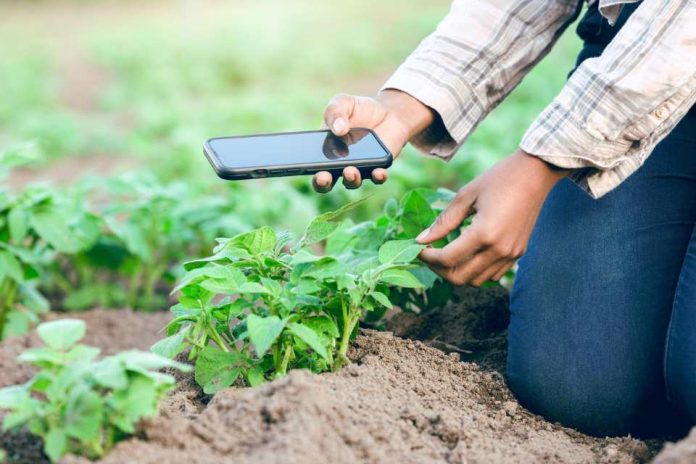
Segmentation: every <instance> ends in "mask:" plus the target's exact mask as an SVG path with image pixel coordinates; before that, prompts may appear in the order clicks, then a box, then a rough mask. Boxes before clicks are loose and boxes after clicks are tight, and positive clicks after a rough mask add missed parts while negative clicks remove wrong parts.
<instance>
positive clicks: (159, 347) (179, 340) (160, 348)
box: [150, 326, 191, 359]
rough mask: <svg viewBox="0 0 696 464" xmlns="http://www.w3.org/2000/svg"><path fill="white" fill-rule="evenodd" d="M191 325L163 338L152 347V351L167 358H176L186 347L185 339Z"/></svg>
mask: <svg viewBox="0 0 696 464" xmlns="http://www.w3.org/2000/svg"><path fill="white" fill-rule="evenodd" d="M190 330H191V326H188V327H185V328H183V329H181V330H180V331H179V332H177V333H175V334H174V335H172V336H171V337H166V338H163V339H162V340H160V341H158V342H157V343H155V344H154V345H152V346H151V347H150V351H152V352H153V353H155V354H158V355H160V356H164V357H165V358H170V359H172V358H175V357H176V355H178V354H179V353H181V352H182V351H183V350H184V348H185V347H186V344H185V340H186V336H187V335H188V333H189V331H190Z"/></svg>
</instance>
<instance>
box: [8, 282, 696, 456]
mask: <svg viewBox="0 0 696 464" xmlns="http://www.w3.org/2000/svg"><path fill="white" fill-rule="evenodd" d="M459 296H460V298H459V299H461V300H462V301H461V302H460V303H459V304H449V305H447V306H446V307H445V308H441V309H438V310H435V311H433V312H432V313H431V314H428V315H411V316H406V315H397V316H394V317H393V318H392V320H391V321H390V322H389V326H390V328H391V330H395V331H397V330H398V331H399V333H401V334H402V335H408V336H413V337H415V336H419V337H421V338H423V339H424V340H425V342H422V341H418V340H411V339H404V338H401V337H397V336H395V335H394V334H392V333H390V332H376V331H372V330H363V331H362V332H361V335H360V336H359V337H358V339H357V341H356V343H355V344H354V346H353V347H352V349H351V352H350V353H349V356H350V358H351V359H352V360H353V364H352V365H350V366H348V367H346V368H344V369H343V370H341V371H340V372H337V373H331V374H323V375H312V374H310V373H308V372H305V371H293V372H291V373H290V374H289V375H288V376H287V377H285V378H283V379H279V380H276V381H274V382H271V383H268V384H266V385H264V386H262V387H259V388H256V389H241V388H230V389H227V390H224V391H222V392H220V393H218V394H217V395H215V396H214V397H213V398H207V397H206V396H204V395H202V393H201V392H200V389H199V388H197V386H196V385H195V384H194V383H193V381H192V380H191V378H190V376H184V377H181V376H180V378H179V382H178V385H177V388H176V390H175V392H174V393H173V394H172V395H171V396H170V397H169V398H168V400H167V401H165V403H164V404H163V406H162V411H161V414H160V415H159V417H157V418H155V419H152V420H149V421H146V422H144V423H143V424H141V428H140V432H139V434H138V435H137V436H136V437H133V438H131V439H129V440H127V441H124V442H122V443H120V444H118V445H117V446H116V447H115V448H114V449H113V450H112V452H111V453H110V454H109V455H108V456H107V457H106V458H105V459H104V460H103V462H105V463H123V462H128V463H143V464H144V463H157V464H161V463H165V462H166V463H179V462H181V463H184V462H185V463H221V462H225V463H259V462H262V463H281V462H282V463H325V462H335V463H344V462H345V463H348V462H350V463H353V462H363V463H402V462H403V463H460V462H466V463H474V462H485V463H529V462H552V463H637V462H648V461H649V460H650V459H651V458H652V457H653V455H654V454H655V453H654V451H653V449H654V448H653V447H652V446H649V445H648V444H646V443H645V442H643V441H640V440H636V439H632V438H628V437H627V438H615V439H598V438H593V437H588V436H586V435H583V434H581V433H578V432H576V431H574V430H571V429H567V428H564V427H560V426H558V425H556V424H551V423H549V422H547V421H545V420H544V419H542V418H540V417H538V416H535V415H533V414H531V413H530V412H528V411H526V410H525V409H523V408H522V407H521V406H519V404H518V403H517V402H516V401H515V399H514V398H513V397H512V395H511V393H510V391H509V390H508V389H507V387H506V386H505V381H504V379H503V376H502V375H501V374H500V373H499V372H498V370H499V369H500V368H501V366H502V364H501V363H500V360H501V359H504V356H503V354H504V342H503V344H502V345H501V344H500V340H499V339H500V338H501V337H502V338H503V339H504V333H505V323H503V322H500V321H498V319H499V318H500V317H502V318H503V320H505V318H506V317H507V316H506V310H505V308H506V302H507V296H506V294H505V292H504V291H502V290H497V289H496V290H491V289H486V290H479V291H476V290H463V291H461V292H460V295H459ZM466 308H468V309H466ZM475 311H477V313H475V314H474V312H475ZM450 312H454V314H452V315H451V316H450V315H448V314H449V313H450ZM493 314H498V316H495V317H494V316H493ZM477 315H478V316H477ZM81 317H84V318H85V319H87V321H88V333H89V336H90V337H91V339H90V340H88V342H89V343H93V344H96V345H98V346H101V347H103V348H104V349H105V351H107V352H113V351H116V350H119V349H123V348H130V347H138V348H141V349H142V348H147V346H149V345H150V344H151V343H152V341H154V340H155V339H156V338H157V333H156V332H157V330H158V329H159V328H160V327H161V326H162V325H163V323H164V321H165V320H166V319H167V318H168V315H167V314H142V313H137V314H136V313H132V312H127V311H95V312H90V313H84V314H83V315H82V316H81ZM431 318H432V319H433V320H431ZM465 321H468V323H467V322H465ZM459 322H461V324H462V325H461V326H460V327H459V328H458V327H457V326H456V324H455V323H459ZM436 323H438V324H442V323H445V324H444V325H440V326H439V327H440V330H439V331H437V330H436V327H437V325H436ZM443 329H444V330H443ZM35 342H36V340H35V338H33V337H31V336H28V337H24V338H22V339H17V340H14V341H12V342H8V343H3V344H2V345H0V368H1V369H2V370H1V372H3V378H2V382H0V385H6V384H11V383H15V382H18V381H23V380H25V379H26V378H28V376H29V375H30V374H31V373H30V372H29V371H28V370H26V369H21V368H18V367H17V366H16V365H15V364H13V362H12V361H11V360H12V359H13V358H14V356H16V354H17V353H18V352H19V351H21V350H22V349H24V348H25V347H26V346H31V345H33V344H35ZM438 343H439V346H440V348H444V349H445V350H447V351H450V353H449V354H448V353H445V352H443V351H442V350H440V349H436V348H434V347H433V346H432V345H438ZM428 345H431V346H428ZM463 347H466V348H463ZM486 347H488V348H490V349H488V351H487V348H486ZM501 350H502V351H501ZM460 356H461V357H463V358H467V359H477V360H481V361H480V362H482V363H483V365H484V368H482V367H481V366H479V364H477V363H473V362H461V361H460ZM7 374H9V377H8V378H7V379H6V377H7ZM8 445H9V450H8V451H10V452H9V453H8V454H10V456H12V459H13V460H12V461H10V462H42V461H41V459H42V458H41V455H40V444H38V441H37V440H34V439H32V438H31V437H30V436H28V435H20V436H15V437H14V438H12V439H10V438H8V437H6V436H4V437H1V438H0V446H6V447H8ZM695 456H696V432H694V433H692V435H691V437H689V438H688V439H686V440H683V441H681V442H679V443H678V444H676V445H668V446H667V447H666V448H665V449H664V451H662V452H661V453H660V454H659V455H658V456H657V458H656V462H660V463H682V462H694V457H695ZM64 461H65V462H66V463H82V464H86V463H87V462H88V461H86V460H84V459H81V458H77V457H68V458H66V459H65V460H64Z"/></svg>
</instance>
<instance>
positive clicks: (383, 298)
mask: <svg viewBox="0 0 696 464" xmlns="http://www.w3.org/2000/svg"><path fill="white" fill-rule="evenodd" d="M370 296H371V297H372V298H374V299H375V301H376V302H377V303H379V304H381V305H382V306H384V307H385V308H388V309H391V308H392V307H393V306H394V305H393V304H392V302H391V301H389V297H388V296H387V295H385V294H384V293H382V292H372V293H370Z"/></svg>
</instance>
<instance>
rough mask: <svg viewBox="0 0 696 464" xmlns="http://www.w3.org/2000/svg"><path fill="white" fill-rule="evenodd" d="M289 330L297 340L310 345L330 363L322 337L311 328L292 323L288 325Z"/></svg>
mask: <svg viewBox="0 0 696 464" xmlns="http://www.w3.org/2000/svg"><path fill="white" fill-rule="evenodd" d="M288 330H289V331H290V332H291V333H292V334H293V335H295V336H296V337H297V338H299V339H300V340H302V341H303V342H305V343H306V344H307V345H309V346H310V347H311V348H312V349H313V350H314V351H315V352H316V353H317V354H318V355H319V356H321V357H322V358H324V359H325V360H327V361H328V359H329V353H328V352H327V351H326V347H325V346H324V344H323V343H322V340H321V337H320V336H319V335H318V334H317V333H316V332H315V331H314V330H312V329H311V328H310V327H307V326H306V325H302V324H298V323H297V322H291V323H289V324H288Z"/></svg>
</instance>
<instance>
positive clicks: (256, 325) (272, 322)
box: [246, 314, 286, 358]
mask: <svg viewBox="0 0 696 464" xmlns="http://www.w3.org/2000/svg"><path fill="white" fill-rule="evenodd" d="M246 321H247V329H248V330H249V339H250V340H251V343H252V344H253V345H254V349H255V350H256V355H257V356H258V357H259V358H261V357H263V355H264V354H266V351H268V348H270V347H271V345H272V344H273V342H275V341H276V339H277V338H278V337H279V336H280V334H281V333H282V332H283V329H284V328H285V322H286V321H285V320H282V319H280V318H279V317H278V316H268V317H261V316H257V315H256V314H249V316H248V317H247V320H246Z"/></svg>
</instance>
